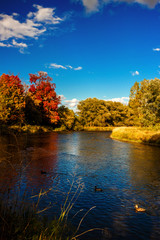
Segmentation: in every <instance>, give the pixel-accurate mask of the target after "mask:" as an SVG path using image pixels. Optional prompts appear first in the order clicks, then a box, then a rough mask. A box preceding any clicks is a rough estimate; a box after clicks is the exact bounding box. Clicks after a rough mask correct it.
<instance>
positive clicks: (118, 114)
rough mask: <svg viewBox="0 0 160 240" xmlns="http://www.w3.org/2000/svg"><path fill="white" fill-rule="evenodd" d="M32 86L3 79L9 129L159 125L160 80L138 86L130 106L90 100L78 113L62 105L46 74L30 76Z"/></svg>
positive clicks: (2, 117)
mask: <svg viewBox="0 0 160 240" xmlns="http://www.w3.org/2000/svg"><path fill="white" fill-rule="evenodd" d="M29 76H30V85H29V86H26V85H24V84H22V82H21V80H20V79H19V77H18V76H14V75H8V74H3V75H2V76H0V121H1V123H4V124H7V125H14V124H19V125H24V124H30V125H51V126H53V127H54V128H55V127H58V128H61V129H62V130H81V129H83V128H84V127H108V126H142V127H147V126H154V125H157V124H160V80H159V79H157V78H155V79H152V80H146V79H144V80H143V81H141V82H140V83H138V82H135V84H134V85H133V86H132V88H131V90H130V98H129V103H128V105H124V104H122V103H120V102H112V101H105V100H100V99H97V98H87V99H85V100H82V101H80V102H79V104H78V106H77V109H78V111H77V112H76V113H75V112H74V111H73V110H71V109H69V108H68V107H66V106H63V105H60V103H61V99H60V97H59V96H58V95H57V94H56V91H55V88H56V86H55V84H54V83H52V78H51V77H49V76H48V75H47V73H45V72H38V74H37V75H36V74H29Z"/></svg>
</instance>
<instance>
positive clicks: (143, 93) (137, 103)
mask: <svg viewBox="0 0 160 240" xmlns="http://www.w3.org/2000/svg"><path fill="white" fill-rule="evenodd" d="M129 107H130V108H131V109H132V110H133V112H134V123H135V125H141V126H149V125H155V124H157V123H159V122H160V80H159V79H157V78H155V79H152V80H146V79H144V80H143V81H142V82H140V83H137V82H136V83H135V84H134V86H133V87H132V88H131V94H130V101H129Z"/></svg>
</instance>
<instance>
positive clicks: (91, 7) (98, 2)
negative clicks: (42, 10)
mask: <svg viewBox="0 0 160 240" xmlns="http://www.w3.org/2000/svg"><path fill="white" fill-rule="evenodd" d="M74 1H76V2H77V0H74ZM81 2H82V4H83V6H84V7H85V9H86V11H87V12H97V11H99V9H100V8H101V7H102V6H103V5H104V4H108V3H111V2H119V3H120V2H127V3H139V4H142V5H146V6H148V7H149V8H154V7H155V6H156V5H157V4H158V3H159V0H81Z"/></svg>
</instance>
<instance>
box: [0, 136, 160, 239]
mask: <svg viewBox="0 0 160 240" xmlns="http://www.w3.org/2000/svg"><path fill="white" fill-rule="evenodd" d="M109 135H110V133H105V132H74V133H49V134H41V135H32V136H20V137H19V138H18V143H19V151H16V150H15V148H14V147H13V146H12V147H11V146H9V145H8V144H10V143H13V141H12V139H7V138H3V139H2V138H1V141H0V144H1V149H2V150H1V153H0V159H1V162H0V165H1V175H0V187H1V191H2V190H3V191H8V189H11V191H12V192H13V190H15V189H16V188H17V186H18V185H19V183H20V182H21V185H22V186H23V189H24V191H26V189H27V194H28V196H31V195H33V193H34V194H36V193H38V192H39V191H40V189H43V190H47V189H50V188H54V186H55V184H56V186H57V189H58V191H57V192H55V191H50V192H48V194H47V198H43V199H42V201H41V207H45V206H48V205H49V204H50V202H54V203H55V205H53V207H52V208H51V209H49V211H46V212H45V213H44V214H46V215H47V216H48V217H49V218H50V219H51V218H52V217H53V215H54V214H59V212H58V210H57V209H60V208H58V207H57V206H60V205H61V204H62V202H63V200H64V196H63V195H62V194H61V192H63V193H67V192H68V189H69V187H70V183H71V182H72V181H73V176H74V178H75V181H81V183H84V186H85V187H84V189H83V191H82V192H81V194H80V196H79V198H78V200H77V201H76V202H75V205H74V207H73V208H72V211H71V212H70V213H69V216H68V217H69V219H72V218H73V216H75V214H76V217H74V224H75V226H77V225H78V223H79V221H80V219H82V217H83V216H84V213H86V212H87V211H88V210H89V209H90V208H92V207H93V206H96V208H95V209H93V210H92V211H90V212H89V214H88V215H87V216H86V217H85V218H84V220H83V222H82V224H81V231H85V230H87V229H92V228H103V229H104V231H103V234H101V233H100V232H99V231H96V232H94V233H93V232H90V233H88V234H87V235H83V236H82V237H81V238H80V239H88V240H89V239H92V240H94V239H95V240H97V239H108V238H111V239H122V238H123V239H145V240H146V239H159V238H160V164H159V161H160V160H159V156H160V148H158V147H153V146H146V145H145V146H144V145H140V144H133V143H126V142H125V143H124V142H119V141H115V140H112V139H110V138H109ZM19 153H20V154H21V157H22V158H23V171H20V169H21V167H22V166H21V165H20V163H19V161H18V154H19ZM6 160H7V161H8V160H9V161H11V163H12V167H13V168H15V169H16V173H15V171H13V169H12V167H11V165H8V163H7V161H6ZM41 171H45V172H46V174H41ZM55 177H56V178H55ZM55 179H56V180H55ZM79 179H80V180H79ZM95 186H97V187H100V188H102V189H103V192H95V191H94V188H95ZM135 204H138V205H140V206H142V207H144V208H145V209H146V212H144V213H137V212H136V211H135V209H134V206H135ZM82 209H83V211H82Z"/></svg>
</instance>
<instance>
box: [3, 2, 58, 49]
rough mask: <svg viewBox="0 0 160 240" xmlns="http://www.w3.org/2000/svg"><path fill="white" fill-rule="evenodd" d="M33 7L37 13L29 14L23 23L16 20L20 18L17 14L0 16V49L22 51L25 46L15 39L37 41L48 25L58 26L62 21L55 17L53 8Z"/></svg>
mask: <svg viewBox="0 0 160 240" xmlns="http://www.w3.org/2000/svg"><path fill="white" fill-rule="evenodd" d="M33 6H34V7H35V8H36V9H37V11H36V12H30V13H29V14H28V15H27V18H26V19H25V21H23V22H22V21H20V20H18V18H20V16H19V15H18V14H17V13H13V14H12V15H7V14H0V47H18V48H20V49H24V48H26V47H27V44H26V43H18V42H16V40H15V39H37V38H38V37H39V36H40V35H42V34H43V33H44V32H46V31H47V30H48V28H49V27H48V25H49V26H50V25H55V24H59V23H61V22H62V21H63V20H62V19H61V18H59V17H57V16H55V8H43V7H42V6H40V5H33ZM8 41H10V42H8ZM11 41H12V42H11Z"/></svg>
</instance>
